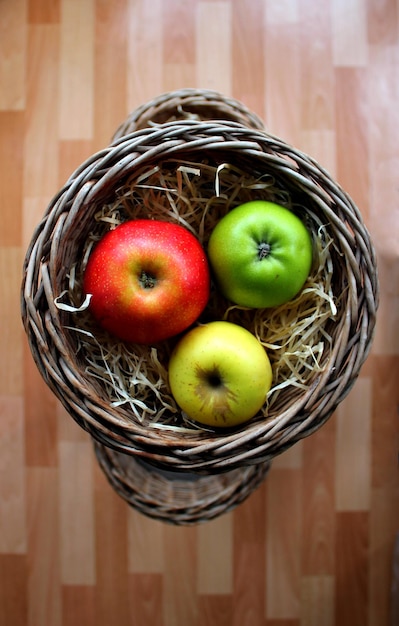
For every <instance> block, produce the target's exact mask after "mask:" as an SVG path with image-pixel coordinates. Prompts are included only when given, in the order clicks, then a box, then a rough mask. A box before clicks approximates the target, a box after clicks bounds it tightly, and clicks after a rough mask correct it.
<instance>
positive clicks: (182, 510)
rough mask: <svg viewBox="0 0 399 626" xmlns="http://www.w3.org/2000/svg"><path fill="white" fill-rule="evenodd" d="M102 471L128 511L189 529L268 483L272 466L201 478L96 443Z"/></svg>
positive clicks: (249, 468) (258, 466) (259, 465)
mask: <svg viewBox="0 0 399 626" xmlns="http://www.w3.org/2000/svg"><path fill="white" fill-rule="evenodd" d="M95 451H96V456H97V459H98V462H99V465H100V467H101V469H102V470H103V472H104V474H105V476H106V477H107V479H108V481H109V483H110V484H111V486H112V487H113V489H114V491H115V492H116V493H117V494H118V495H119V496H121V498H123V499H124V500H125V501H126V502H127V503H128V504H129V505H130V506H132V507H133V508H134V509H136V510H137V511H139V512H140V513H143V514H144V515H146V516H147V517H152V518H153V519H157V520H160V521H163V522H168V523H170V524H174V525H177V526H188V525H192V524H199V523H202V522H207V521H209V520H211V519H214V518H215V517H219V516H220V515H221V514H224V513H227V512H229V511H232V510H233V509H234V508H235V507H237V506H238V505H239V504H241V503H242V502H243V501H244V500H245V499H246V498H247V497H249V496H250V495H251V494H252V493H253V492H254V491H255V489H257V488H258V487H259V486H260V485H261V483H262V482H263V480H264V479H265V477H266V475H267V473H268V471H269V467H270V463H261V464H258V465H255V466H254V465H251V466H248V467H243V468H237V469H234V470H231V471H229V472H224V473H222V474H210V475H206V476H201V475H199V474H190V473H187V472H180V471H177V472H171V471H163V470H160V469H159V468H157V467H155V466H152V465H151V464H148V463H146V462H144V461H141V460H138V459H136V458H135V457H132V456H131V455H127V454H121V453H120V452H115V451H114V450H111V449H110V448H107V447H106V446H103V445H101V444H100V443H98V442H96V443H95Z"/></svg>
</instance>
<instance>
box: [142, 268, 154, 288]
mask: <svg viewBox="0 0 399 626" xmlns="http://www.w3.org/2000/svg"><path fill="white" fill-rule="evenodd" d="M139 280H140V284H141V286H142V287H144V289H152V288H153V287H155V283H156V280H155V278H154V277H153V276H150V275H149V274H147V273H146V272H144V270H143V271H142V272H141V276H140V279H139Z"/></svg>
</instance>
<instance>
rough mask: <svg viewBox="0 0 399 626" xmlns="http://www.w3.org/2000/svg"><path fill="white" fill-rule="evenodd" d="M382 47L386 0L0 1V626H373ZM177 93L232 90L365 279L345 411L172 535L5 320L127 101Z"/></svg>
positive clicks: (378, 588)
mask: <svg viewBox="0 0 399 626" xmlns="http://www.w3.org/2000/svg"><path fill="white" fill-rule="evenodd" d="M398 40H399V3H398V2H397V1H396V0H113V1H111V0H0V204H1V229H0V307H1V309H0V316H1V317H0V329H1V330H0V333H1V334H0V624H1V626H77V625H84V626H94V625H95V626H114V625H118V626H130V625H132V626H133V625H134V626H136V625H137V626H143V625H144V624H145V625H146V626H335V625H336V626H393V624H394V621H393V618H392V611H391V609H392V605H393V598H394V594H393V593H392V592H391V587H392V584H391V583H392V568H393V553H394V544H395V538H396V534H397V532H398V531H399V499H398V471H397V453H398V404H399V402H398V401H399V328H398V321H399V245H398V231H399V212H398V206H399V186H398V174H399V147H398V146H399V135H398V128H399V106H398V102H399V45H398ZM186 86H190V87H202V88H212V89H216V90H218V91H221V92H223V93H224V94H226V95H231V96H234V97H235V98H238V99H240V100H242V101H243V102H244V103H245V104H246V105H247V106H248V107H250V108H251V109H253V110H254V111H255V112H257V113H258V114H259V115H260V116H261V117H262V118H263V119H265V120H266V123H267V126H268V128H269V130H270V131H271V132H272V133H273V134H276V135H279V136H281V137H282V138H283V139H285V140H286V141H288V142H290V143H292V144H294V145H295V146H296V147H298V148H300V149H302V150H304V151H305V152H308V153H310V154H311V155H312V156H314V157H315V158H316V159H318V160H319V162H320V163H321V164H322V165H324V166H325V167H326V168H327V169H328V170H329V171H330V172H331V173H332V175H333V176H334V177H335V178H336V179H337V180H338V181H339V182H340V183H341V184H342V186H343V187H344V188H345V189H346V191H348V192H349V193H350V195H351V196H352V197H353V199H354V200H355V201H356V203H357V204H358V206H359V207H360V209H361V212H362V214H363V216H364V219H365V221H366V223H367V225H368V227H369V230H370V232H371V235H372V238H373V241H374V244H375V246H376V249H377V253H378V260H379V275H380V282H381V305H380V309H379V318H378V324H377V332H376V336H375V341H374V344H373V350H372V354H371V356H370V357H369V359H368V361H367V362H366V364H365V366H364V368H363V370H362V372H361V376H360V378H359V379H358V381H357V383H356V385H355V387H354V389H353V391H352V392H351V393H350V395H349V397H348V398H347V400H346V401H345V402H344V403H343V404H341V406H340V407H339V409H338V410H337V412H336V414H335V415H334V416H333V418H332V419H331V420H330V421H329V422H328V423H327V425H325V426H324V427H323V428H322V429H320V430H319V431H318V432H317V433H316V434H314V435H312V436H311V437H310V438H308V439H306V440H304V441H302V442H301V443H299V444H297V445H296V446H294V447H293V448H292V449H291V450H290V451H289V452H287V453H285V454H284V455H282V456H281V457H279V458H278V459H276V460H275V461H274V463H273V467H272V470H271V472H270V474H269V476H268V477H267V479H266V480H265V482H264V483H263V484H262V486H261V487H260V488H259V489H258V490H257V491H256V492H255V493H254V494H253V495H251V496H250V498H249V499H248V500H247V501H246V502H245V503H244V504H242V505H241V506H240V507H238V508H237V509H235V511H234V512H232V513H229V514H226V515H223V516H221V517H219V518H217V519H216V520H214V521H211V522H208V523H206V524H202V525H199V526H195V527H190V528H182V527H175V526H171V525H167V524H163V523H161V522H157V521H153V520H150V519H149V518H147V517H145V516H143V515H141V514H139V513H137V512H135V511H134V510H133V509H131V508H129V507H128V506H127V505H126V503H125V502H124V501H123V500H122V499H121V498H119V496H117V495H116V494H115V492H114V491H113V490H112V489H111V487H110V486H109V485H108V483H107V482H106V479H105V478H104V476H103V474H102V472H101V471H100V469H99V467H98V465H97V463H96V461H95V459H94V455H93V451H92V447H91V443H90V441H89V440H88V436H87V435H86V433H84V432H83V431H81V430H80V429H79V427H78V426H77V425H76V424H75V422H73V421H72V419H70V418H69V416H68V415H66V414H65V412H64V411H63V410H62V409H61V408H60V405H59V404H58V402H57V401H56V400H55V399H54V397H53V396H52V394H51V393H50V392H49V391H48V390H47V388H46V387H45V385H44V383H43V382H42V380H41V378H40V376H39V374H38V373H37V371H36V368H35V366H34V364H33V361H32V358H31V355H30V352H29V349H28V347H27V342H26V339H25V335H24V332H23V329H22V324H21V321H20V313H19V289H20V282H21V263H22V258H23V256H24V253H25V250H26V247H27V245H28V242H29V240H30V238H31V235H32V231H33V228H34V226H35V224H36V223H37V222H38V221H39V219H40V218H41V216H42V213H43V212H44V210H45V207H46V205H47V202H48V201H49V200H50V198H52V196H53V195H55V193H56V192H57V191H58V189H59V188H60V186H61V185H62V183H63V182H64V181H65V179H66V177H67V176H68V175H69V174H70V173H71V172H72V171H73V169H74V168H75V167H76V166H77V165H79V164H80V163H81V162H82V161H83V160H84V159H86V158H87V157H88V156H89V155H90V154H92V153H93V152H94V151H96V150H98V149H100V148H102V147H104V146H105V145H106V144H107V143H108V142H109V140H110V137H111V136H112V134H113V132H114V131H115V129H116V128H117V126H118V125H119V123H120V122H122V121H123V120H124V119H125V117H126V116H127V115H128V113H129V112H130V111H131V110H132V109H134V108H136V107H137V106H138V105H139V104H141V103H143V102H146V101H147V100H148V99H149V98H152V97H153V96H156V95H159V94H161V93H163V92H165V91H170V90H174V89H179V88H181V87H186ZM396 593H398V590H396ZM396 603H398V598H397V596H396ZM396 619H398V614H396ZM395 623H396V625H397V624H398V621H396V622H395Z"/></svg>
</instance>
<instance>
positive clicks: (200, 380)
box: [169, 321, 272, 428]
mask: <svg viewBox="0 0 399 626" xmlns="http://www.w3.org/2000/svg"><path fill="white" fill-rule="evenodd" d="M169 384H170V388H171V392H172V394H173V396H174V398H175V400H176V402H177V404H178V405H179V407H180V408H181V409H182V410H183V411H184V412H185V413H186V414H187V416H188V417H189V418H191V419H192V420H195V421H197V422H199V423H200V424H204V425H207V426H212V427H219V428H220V427H222V428H228V427H232V426H236V425H238V424H242V423H243V422H246V421H248V420H250V419H251V418H252V417H254V415H256V413H257V412H258V411H259V410H260V408H261V407H262V406H263V404H264V402H265V400H266V395H267V393H268V391H269V389H270V387H271V384H272V368H271V365H270V361H269V357H268V356H267V353H266V350H265V349H264V347H263V346H262V344H261V343H260V342H259V341H258V339H257V338H256V337H255V336H254V335H253V334H252V333H251V332H249V331H248V330H246V329H245V328H243V327H242V326H239V325H238V324H232V323H231V322H224V321H215V322H210V323H208V324H203V325H201V326H196V327H195V328H193V329H192V330H190V331H189V332H188V333H187V334H186V335H184V336H183V337H182V339H180V341H179V342H178V344H177V345H176V347H175V348H174V350H173V352H172V355H171V358H170V361H169Z"/></svg>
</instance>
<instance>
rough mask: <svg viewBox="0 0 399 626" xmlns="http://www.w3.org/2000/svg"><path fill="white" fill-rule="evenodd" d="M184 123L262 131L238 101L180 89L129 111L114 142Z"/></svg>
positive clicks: (259, 123) (257, 118) (257, 120)
mask: <svg viewBox="0 0 399 626" xmlns="http://www.w3.org/2000/svg"><path fill="white" fill-rule="evenodd" d="M184 119H193V120H198V121H204V120H229V121H232V122H238V123H239V124H243V125H244V126H248V128H257V129H258V130H263V129H264V124H263V121H262V120H261V119H260V118H259V117H258V116H257V115H256V114H255V113H253V112H252V111H250V110H249V109H248V108H247V107H246V106H245V105H244V104H242V103H241V102H239V101H238V100H235V99H233V98H227V97H226V96H224V95H223V94H221V93H218V92H217V91H211V90H206V89H205V90H204V89H180V90H178V91H172V92H168V93H165V94H161V95H160V96H158V97H157V98H154V99H153V100H150V101H149V102H146V103H145V104H143V105H141V106H140V107H138V108H137V109H135V110H134V111H132V113H131V114H130V115H129V116H128V117H127V118H126V120H125V121H124V122H123V123H122V124H121V125H120V126H119V128H118V129H117V130H116V132H115V134H114V136H113V141H115V140H117V139H120V138H121V137H125V136H126V135H128V134H129V133H131V132H133V131H136V130H140V129H143V128H148V127H149V126H150V127H151V126H154V125H156V124H164V123H166V122H173V121H176V120H184Z"/></svg>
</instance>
